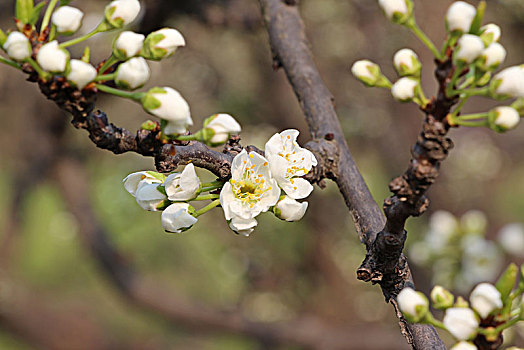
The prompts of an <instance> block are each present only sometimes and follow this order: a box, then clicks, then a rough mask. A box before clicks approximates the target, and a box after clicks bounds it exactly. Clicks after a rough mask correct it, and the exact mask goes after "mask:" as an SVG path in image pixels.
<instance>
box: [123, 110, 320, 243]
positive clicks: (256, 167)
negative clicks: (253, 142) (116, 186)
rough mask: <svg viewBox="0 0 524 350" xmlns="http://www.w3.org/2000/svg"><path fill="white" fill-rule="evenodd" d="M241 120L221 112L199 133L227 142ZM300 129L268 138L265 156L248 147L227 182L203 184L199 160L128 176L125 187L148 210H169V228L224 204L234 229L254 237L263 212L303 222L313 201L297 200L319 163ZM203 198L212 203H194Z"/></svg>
mask: <svg viewBox="0 0 524 350" xmlns="http://www.w3.org/2000/svg"><path fill="white" fill-rule="evenodd" d="M237 125H238V123H237V122H236V121H235V120H234V119H233V118H232V117H231V116H229V115H226V114H217V115H214V116H211V117H210V118H208V119H207V120H206V122H205V123H204V128H203V129H202V130H201V131H199V133H200V136H198V137H204V138H206V137H207V138H208V139H209V140H210V141H211V143H221V142H223V141H224V139H227V138H228V137H229V134H228V133H229V131H228V130H230V129H231V127H232V126H235V127H236V126H237ZM238 130H240V126H239V125H238ZM208 133H209V134H210V135H208V136H202V135H203V134H208ZM298 134H299V132H298V131H297V130H285V131H283V132H281V133H277V134H275V135H273V136H272V137H271V139H269V141H268V142H267V143H266V147H265V155H261V154H259V153H257V152H249V153H248V152H247V151H246V150H245V149H244V150H242V151H241V152H240V153H239V154H237V155H236V156H235V158H233V162H232V164H231V179H230V180H229V181H227V182H225V183H224V182H222V181H216V182H212V183H207V184H202V183H200V180H199V178H198V176H197V175H196V173H195V169H194V166H193V164H189V165H187V166H186V167H185V168H184V170H183V171H182V172H181V173H173V174H170V175H168V176H167V177H166V176H165V175H163V174H159V173H155V172H151V171H141V172H137V173H133V174H130V175H129V176H127V177H126V178H125V179H124V187H125V189H126V190H127V191H128V192H129V193H130V194H131V195H133V196H134V197H135V198H136V201H137V203H138V204H139V205H140V206H141V207H142V208H143V209H145V210H150V211H163V212H162V226H163V227H164V229H165V230H166V231H167V232H176V233H179V232H182V231H185V230H187V229H189V228H190V227H191V226H193V225H194V224H195V223H196V222H197V219H196V218H197V217H198V216H199V215H202V214H204V213H206V212H207V211H209V210H211V209H212V208H214V207H217V206H218V205H220V206H221V207H222V209H223V210H224V216H225V218H226V220H227V221H228V222H229V226H230V228H231V229H232V230H233V231H235V232H236V233H238V234H241V235H244V236H249V234H250V233H251V232H253V230H254V228H255V227H256V226H257V220H256V219H255V218H256V217H257V216H258V215H259V214H260V213H263V212H267V211H272V212H273V213H274V214H275V216H277V217H278V218H280V219H282V220H285V221H297V220H300V219H301V218H302V217H303V216H304V214H305V212H306V209H307V206H308V203H307V202H299V201H297V199H304V198H306V197H307V196H309V194H310V193H311V191H313V186H312V185H311V184H310V183H309V182H308V181H307V180H305V179H303V178H302V177H303V176H304V175H306V174H307V173H308V172H309V171H311V169H312V167H314V166H316V165H317V160H316V158H315V156H314V155H313V153H311V152H310V151H309V150H307V149H305V148H302V147H300V146H299V144H298V143H297V137H298ZM204 192H210V193H209V194H204ZM218 192H220V194H217V193H218ZM201 200H212V202H211V203H210V204H209V205H207V206H205V207H203V208H202V209H200V210H195V208H194V207H193V206H191V205H190V204H189V202H191V201H201Z"/></svg>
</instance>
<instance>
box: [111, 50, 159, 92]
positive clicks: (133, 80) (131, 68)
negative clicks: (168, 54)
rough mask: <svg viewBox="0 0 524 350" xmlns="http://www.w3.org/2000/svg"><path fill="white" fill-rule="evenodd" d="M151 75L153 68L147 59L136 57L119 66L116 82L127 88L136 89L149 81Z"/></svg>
mask: <svg viewBox="0 0 524 350" xmlns="http://www.w3.org/2000/svg"><path fill="white" fill-rule="evenodd" d="M150 77H151V70H150V69H149V66H148V65H147V62H146V60H145V59H143V58H142V57H134V58H132V59H130V60H129V61H127V62H124V63H122V64H121V65H120V66H119V67H118V70H117V72H116V79H115V82H116V83H117V84H118V86H120V87H123V88H125V89H129V90H135V89H138V88H139V87H141V86H143V85H144V84H145V83H147V81H148V80H149V78H150Z"/></svg>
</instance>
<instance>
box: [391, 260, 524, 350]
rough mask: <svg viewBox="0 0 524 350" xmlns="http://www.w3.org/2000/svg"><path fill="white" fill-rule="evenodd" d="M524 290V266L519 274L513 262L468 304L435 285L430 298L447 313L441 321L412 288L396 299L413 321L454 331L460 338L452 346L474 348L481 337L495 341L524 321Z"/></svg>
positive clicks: (478, 288) (472, 295)
mask: <svg viewBox="0 0 524 350" xmlns="http://www.w3.org/2000/svg"><path fill="white" fill-rule="evenodd" d="M519 274H520V277H519ZM519 279H520V281H519V282H518V283H516V282H517V280H519ZM515 285H517V287H516V288H515V289H514V287H515ZM523 293H524V265H522V267H521V268H520V273H519V268H518V267H517V266H516V265H515V264H511V265H510V266H509V267H508V268H507V269H506V271H505V272H504V273H503V274H502V276H501V277H500V278H499V280H498V281H497V283H496V284H495V285H492V284H490V283H480V284H478V285H477V286H476V287H475V288H474V289H473V291H472V292H471V293H470V296H469V303H468V301H466V300H465V299H464V298H462V297H460V296H459V297H457V298H455V296H454V295H453V294H452V293H451V292H450V291H448V290H446V289H445V288H443V287H441V286H435V287H434V288H433V290H432V291H431V294H430V299H431V303H432V305H433V307H434V308H435V309H439V310H443V311H444V312H445V313H444V318H443V319H442V322H441V321H438V320H436V319H435V318H434V316H433V315H432V314H431V311H430V309H429V301H428V299H427V298H426V297H425V296H424V294H422V293H420V292H416V291H414V290H413V289H411V288H409V287H408V288H404V289H403V290H402V291H401V292H400V293H399V295H398V296H397V302H398V306H399V308H400V310H401V311H402V313H403V315H404V317H406V319H407V320H409V321H410V322H417V323H428V324H432V325H434V326H436V327H439V328H441V329H445V330H447V331H448V332H449V333H451V335H452V336H453V337H454V338H455V339H456V340H457V341H458V343H457V344H456V345H455V346H454V347H453V348H452V349H473V350H474V349H477V347H476V345H475V344H476V341H477V340H478V339H483V340H484V341H487V342H490V343H494V342H496V341H497V340H498V339H499V338H500V337H501V334H502V331H503V330H505V329H507V328H509V327H511V326H513V325H515V324H517V323H518V322H520V321H524V303H523V300H522V295H523Z"/></svg>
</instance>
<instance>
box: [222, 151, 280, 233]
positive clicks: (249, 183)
mask: <svg viewBox="0 0 524 350" xmlns="http://www.w3.org/2000/svg"><path fill="white" fill-rule="evenodd" d="M279 196H280V189H279V187H278V184H277V181H276V180H275V179H274V178H273V177H272V176H271V172H270V170H269V162H268V160H267V159H266V158H264V157H263V156H261V155H260V154H258V153H256V152H250V153H249V154H248V153H247V152H246V150H242V152H240V153H239V154H238V155H236V156H235V158H234V159H233V162H232V164H231V180H229V181H228V182H226V183H225V185H224V187H223V188H222V191H221V192H220V204H221V205H222V208H223V209H224V216H225V218H226V220H231V223H230V227H231V228H232V229H233V230H235V231H236V232H238V233H241V234H244V235H249V233H251V231H252V230H253V228H254V227H255V226H256V220H255V219H254V218H255V217H256V216H257V215H258V214H260V213H262V212H266V211H268V209H269V208H270V207H272V206H273V205H275V204H276V203H277V201H278V198H279Z"/></svg>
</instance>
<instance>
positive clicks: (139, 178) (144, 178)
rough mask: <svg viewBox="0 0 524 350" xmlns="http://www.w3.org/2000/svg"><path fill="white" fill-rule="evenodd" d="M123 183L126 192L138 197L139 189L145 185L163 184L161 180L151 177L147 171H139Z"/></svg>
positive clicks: (128, 176)
mask: <svg viewBox="0 0 524 350" xmlns="http://www.w3.org/2000/svg"><path fill="white" fill-rule="evenodd" d="M122 182H123V183H124V188H125V189H126V191H127V192H129V193H130V194H131V195H132V196H136V192H137V191H138V188H139V187H140V186H141V185H143V184H153V183H156V184H161V183H162V181H161V180H160V179H158V178H157V177H155V176H153V175H151V174H150V173H149V172H147V171H139V172H136V173H132V174H129V175H127V176H126V178H125V179H124V180H122Z"/></svg>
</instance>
